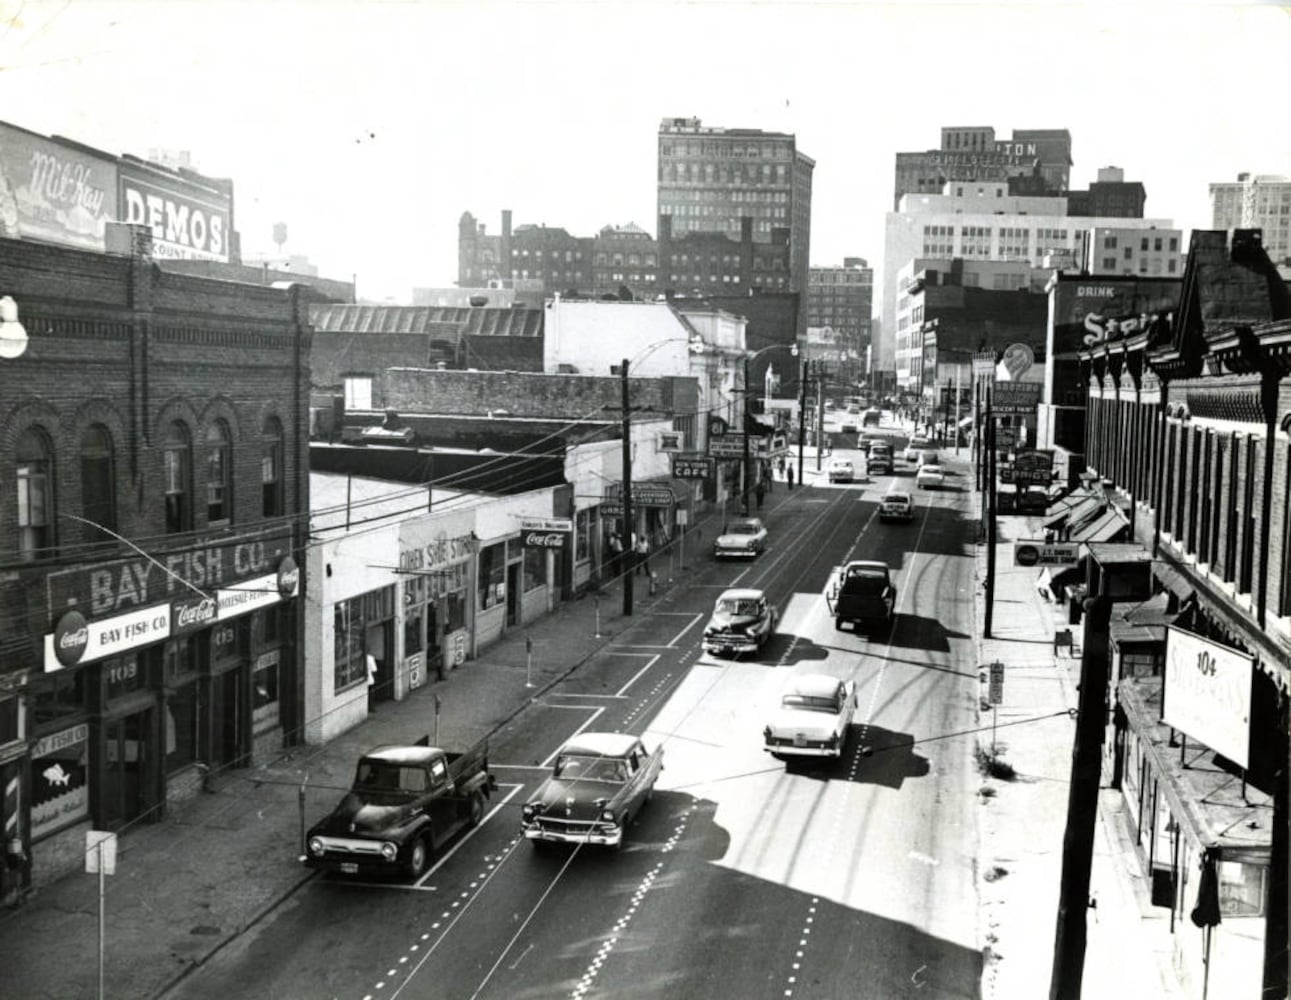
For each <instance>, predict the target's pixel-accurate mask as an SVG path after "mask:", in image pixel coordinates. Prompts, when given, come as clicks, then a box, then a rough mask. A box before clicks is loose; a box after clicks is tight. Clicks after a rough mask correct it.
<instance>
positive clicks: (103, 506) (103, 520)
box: [81, 424, 117, 541]
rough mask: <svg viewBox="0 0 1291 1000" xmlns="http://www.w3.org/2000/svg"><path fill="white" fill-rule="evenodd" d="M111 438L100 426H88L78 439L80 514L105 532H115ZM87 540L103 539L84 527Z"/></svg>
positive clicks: (115, 500)
mask: <svg viewBox="0 0 1291 1000" xmlns="http://www.w3.org/2000/svg"><path fill="white" fill-rule="evenodd" d="M112 462H113V454H112V435H111V434H110V433H108V429H107V428H106V427H104V426H103V425H102V424H91V425H90V426H89V427H88V428H87V429H86V431H85V433H84V434H83V435H82V436H81V511H82V516H83V517H84V518H85V520H87V521H90V522H92V523H93V524H95V525H98V526H99V527H102V528H106V529H107V530H108V531H116V530H117V496H116V479H115V476H114V475H113V472H114V469H113V464H112ZM87 528H88V531H89V537H90V538H92V539H94V540H96V541H106V539H107V536H106V535H105V534H103V533H102V532H99V531H96V530H95V529H94V528H92V527H89V526H87Z"/></svg>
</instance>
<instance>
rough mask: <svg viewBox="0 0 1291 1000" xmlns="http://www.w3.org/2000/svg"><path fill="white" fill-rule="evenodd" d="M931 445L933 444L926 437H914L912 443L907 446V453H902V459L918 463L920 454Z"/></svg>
mask: <svg viewBox="0 0 1291 1000" xmlns="http://www.w3.org/2000/svg"><path fill="white" fill-rule="evenodd" d="M931 444H932V442H931V441H929V440H928V439H927V438H926V437H912V438H911V439H910V443H909V444H907V445H906V446H905V451H903V452H902V453H901V457H902V458H903V459H905V460H906V461H907V462H917V461H919V454H920V452H922V451H924V450H926V449H927V448H928V447H929V446H931Z"/></svg>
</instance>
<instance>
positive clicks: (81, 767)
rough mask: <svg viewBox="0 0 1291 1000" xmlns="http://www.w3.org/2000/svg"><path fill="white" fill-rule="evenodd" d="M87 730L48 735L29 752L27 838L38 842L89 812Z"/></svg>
mask: <svg viewBox="0 0 1291 1000" xmlns="http://www.w3.org/2000/svg"><path fill="white" fill-rule="evenodd" d="M89 740H90V727H89V726H88V725H86V724H85V723H81V724H80V725H78V726H72V727H71V728H70V729H64V730H63V731H62V732H60V733H52V734H50V735H49V736H46V737H44V738H42V739H39V740H37V741H36V742H35V743H34V744H33V745H32V748H31V784H32V795H31V835H32V839H33V840H39V839H40V838H41V837H44V836H46V835H47V834H50V833H53V832H55V831H56V830H61V829H62V828H63V827H65V826H68V825H70V824H72V823H76V822H78V821H79V820H82V819H84V818H85V817H86V816H88V815H89V812H90V800H89V783H88V775H89V763H90V758H89V752H90V749H89V747H90V743H89Z"/></svg>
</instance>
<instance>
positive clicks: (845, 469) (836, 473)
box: [829, 458, 856, 483]
mask: <svg viewBox="0 0 1291 1000" xmlns="http://www.w3.org/2000/svg"><path fill="white" fill-rule="evenodd" d="M855 478H856V468H855V466H853V465H852V463H851V462H849V461H848V460H847V459H845V458H836V459H834V460H833V461H832V462H830V463H829V481H830V482H831V483H850V482H851V481H852V480H853V479H855Z"/></svg>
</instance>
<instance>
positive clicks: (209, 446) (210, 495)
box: [206, 420, 233, 524]
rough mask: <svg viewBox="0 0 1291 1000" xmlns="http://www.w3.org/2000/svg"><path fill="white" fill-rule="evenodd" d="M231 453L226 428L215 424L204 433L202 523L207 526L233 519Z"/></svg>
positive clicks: (226, 425)
mask: <svg viewBox="0 0 1291 1000" xmlns="http://www.w3.org/2000/svg"><path fill="white" fill-rule="evenodd" d="M232 451H233V443H232V439H231V438H230V436H229V425H228V424H226V423H225V422H224V421H223V420H216V421H215V422H214V423H213V424H211V427H210V430H208V431H207V432H206V520H207V522H208V523H210V524H227V523H228V522H229V521H231V520H232V519H233V455H232Z"/></svg>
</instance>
